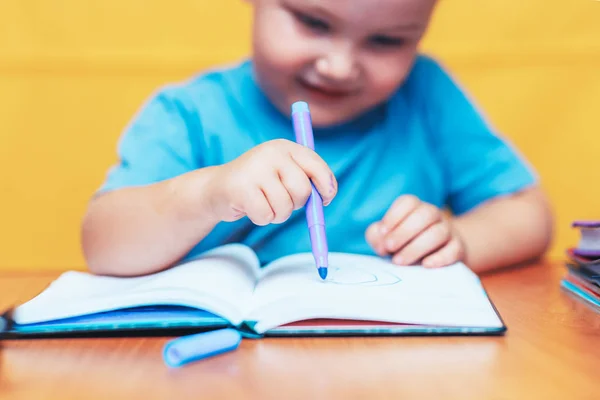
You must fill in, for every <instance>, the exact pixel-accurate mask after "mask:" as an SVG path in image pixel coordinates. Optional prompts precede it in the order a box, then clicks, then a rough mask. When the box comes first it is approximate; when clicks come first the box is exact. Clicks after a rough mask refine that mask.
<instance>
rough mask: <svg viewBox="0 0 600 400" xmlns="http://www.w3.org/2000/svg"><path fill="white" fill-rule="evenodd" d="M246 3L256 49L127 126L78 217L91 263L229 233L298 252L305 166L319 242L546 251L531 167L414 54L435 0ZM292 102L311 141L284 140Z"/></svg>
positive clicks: (480, 255) (434, 250)
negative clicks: (317, 214)
mask: <svg viewBox="0 0 600 400" xmlns="http://www.w3.org/2000/svg"><path fill="white" fill-rule="evenodd" d="M251 3H252V6H253V8H254V28H253V56H252V58H251V60H250V61H246V62H243V63H241V64H239V65H237V66H234V67H230V68H227V69H222V70H215V71H211V72H207V73H205V74H202V75H200V76H198V77H196V78H194V79H192V80H190V81H188V82H184V83H182V84H179V85H173V86H171V87H167V88H164V89H163V90H161V91H160V92H159V93H157V94H156V95H155V96H153V97H152V98H151V99H150V100H149V101H148V102H147V103H146V104H145V106H144V107H143V109H142V110H141V111H140V112H139V114H138V115H137V116H136V118H135V119H134V120H133V121H132V123H131V124H130V126H129V127H128V129H127V130H126V132H125V133H124V135H123V137H122V139H121V142H120V158H121V159H120V163H119V164H118V165H116V166H115V167H114V168H113V169H112V170H111V171H110V172H109V174H108V176H107V179H106V181H105V182H104V185H103V186H102V188H101V189H100V191H99V193H98V194H97V195H96V196H95V198H94V199H93V200H92V201H91V203H90V205H89V210H88V213H87V215H86V217H85V219H84V222H83V229H82V240H83V248H84V253H85V256H86V259H87V262H88V265H89V268H90V269H91V270H92V271H93V272H95V273H98V274H110V275H137V274H146V273H151V272H155V271H158V270H161V269H164V268H168V267H170V266H172V265H173V264H174V263H175V262H177V261H179V260H181V259H182V258H184V257H186V256H193V255H195V254H198V253H199V252H202V251H205V250H208V249H211V248H214V247H216V246H219V245H222V244H225V243H230V242H242V243H245V244H247V245H249V246H251V247H252V248H253V249H254V250H255V251H256V252H257V254H258V255H259V258H260V260H261V261H262V262H269V261H271V260H273V259H276V258H278V257H281V256H284V255H288V254H291V253H296V252H310V241H309V235H308V229H307V227H306V220H305V217H304V213H303V212H302V211H299V209H301V208H302V207H303V206H304V204H305V202H306V200H307V198H308V196H309V194H310V181H311V180H312V182H313V183H314V184H315V187H316V188H317V190H318V191H319V193H320V194H321V196H322V198H323V201H324V204H325V205H327V207H326V208H325V220H326V224H327V235H328V240H329V249H330V251H341V252H352V253H363V254H378V255H381V256H391V260H392V261H393V262H394V263H396V264H398V265H410V264H414V263H422V264H423V265H424V266H425V267H441V266H445V265H448V264H451V263H453V262H455V261H458V260H463V261H464V262H465V263H466V264H467V265H468V266H469V267H471V268H472V269H473V270H474V271H476V272H483V271H487V270H491V269H494V268H498V267H503V266H507V265H510V264H515V263H519V262H523V261H526V260H529V259H532V258H535V257H537V256H539V255H541V254H542V253H543V252H544V250H545V249H546V248H547V246H548V243H549V241H550V237H551V226H552V219H551V214H550V212H549V208H548V206H547V201H546V199H545V197H544V195H543V194H542V192H541V191H540V189H539V188H538V186H537V183H536V178H535V177H534V175H533V173H532V172H531V170H530V169H529V168H528V167H527V166H526V164H525V162H524V161H523V160H522V159H521V158H520V157H519V155H518V154H517V153H516V152H515V151H514V150H513V149H512V148H511V147H510V145H509V144H508V143H506V142H505V141H503V140H502V139H501V138H499V137H498V136H496V135H495V134H494V132H493V131H492V130H491V128H490V127H489V126H488V125H487V123H486V122H485V121H484V120H483V118H482V117H481V116H480V115H479V113H478V112H477V110H476V109H475V106H474V105H473V104H472V103H471V102H470V101H469V99H468V98H467V97H466V95H465V94H464V93H463V92H462V91H461V89H460V88H459V87H458V86H457V85H456V84H455V83H454V81H453V80H452V79H451V78H450V77H449V75H448V74H447V73H446V72H445V71H444V70H443V69H442V68H441V67H440V66H439V65H438V64H437V63H436V62H435V61H433V60H432V59H430V58H427V57H425V56H423V55H420V54H418V51H417V50H418V44H419V41H420V39H421V37H422V36H423V34H424V33H425V31H426V28H427V25H428V23H429V19H430V15H431V13H432V12H433V9H434V7H435V0H353V1H340V0H319V1H317V0H254V1H252V2H251ZM298 100H303V101H306V102H308V104H309V105H310V110H311V115H312V121H313V124H314V134H315V149H316V152H313V151H311V150H309V149H308V148H305V147H302V146H301V145H298V144H296V143H294V133H293V129H292V124H291V121H290V107H291V104H292V103H293V102H295V101H298ZM446 207H447V208H449V210H450V211H451V212H452V216H447V213H445V212H444V211H443V209H444V208H446Z"/></svg>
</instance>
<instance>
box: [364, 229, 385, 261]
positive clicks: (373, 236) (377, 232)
mask: <svg viewBox="0 0 600 400" xmlns="http://www.w3.org/2000/svg"><path fill="white" fill-rule="evenodd" d="M365 239H366V240H367V243H368V244H369V246H371V248H372V249H373V250H375V253H377V255H379V256H382V257H383V256H385V255H386V252H385V249H384V246H383V234H382V233H381V223H380V222H375V223H373V224H371V225H370V226H369V227H368V228H367V231H366V232H365Z"/></svg>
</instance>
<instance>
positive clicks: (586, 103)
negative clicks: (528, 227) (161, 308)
mask: <svg viewBox="0 0 600 400" xmlns="http://www.w3.org/2000/svg"><path fill="white" fill-rule="evenodd" d="M250 22H251V14H250V8H249V6H248V5H247V4H246V3H245V2H242V1H241V0H177V1H160V0H103V1H80V0H54V1H47V0H38V1H34V0H3V1H1V2H0V195H1V198H0V199H1V200H0V202H1V203H0V205H1V207H0V227H1V228H0V269H67V268H78V269H80V268H83V267H84V261H83V257H82V253H81V250H80V245H79V224H80V220H81V218H82V216H83V213H84V210H85V207H86V202H87V201H88V198H89V196H90V195H91V194H92V192H93V191H94V189H95V188H96V187H97V186H98V185H100V183H101V182H102V180H103V177H104V174H105V172H106V169H107V168H108V167H109V166H110V165H111V164H112V163H113V162H114V161H115V157H116V153H115V146H116V142H117V139H118V137H119V135H120V134H121V131H122V129H123V128H124V126H125V124H126V123H127V122H128V121H129V119H130V118H131V116H132V114H133V113H134V112H135V111H136V110H137V108H138V107H139V106H140V105H141V103H142V102H143V101H144V99H145V98H146V97H147V96H148V95H149V94H150V93H151V92H152V91H153V90H154V89H155V88H156V87H157V86H159V85H161V84H163V83H165V82H168V81H172V80H177V79H182V78H186V77H188V76H190V75H191V74H193V73H195V72H196V71H199V70H201V69H203V68H205V67H208V66H212V65H215V64H219V63H223V62H230V61H236V60H238V59H239V58H241V57H243V56H245V55H247V54H248V52H249V49H250V47H249V46H250V40H249V29H250ZM423 49H424V50H426V51H428V52H429V53H432V54H433V55H435V56H437V57H439V59H440V60H441V61H443V62H444V63H445V64H446V65H448V66H449V67H450V68H451V69H452V71H453V73H454V74H455V76H456V77H457V78H458V79H459V80H460V81H461V82H462V83H463V84H464V86H465V87H466V89H467V90H468V91H469V92H470V93H471V94H472V96H473V97H474V98H475V99H476V100H477V102H478V103H479V105H480V106H481V108H482V109H483V110H485V113H486V114H487V116H488V118H489V119H490V120H491V122H492V123H493V124H494V125H495V126H496V127H497V128H498V130H499V131H500V132H501V133H502V134H503V135H505V136H506V137H508V138H510V139H511V140H512V141H513V143H514V144H515V145H516V146H517V147H518V148H519V149H520V150H521V151H522V152H523V153H524V154H525V155H526V156H527V158H528V159H529V160H530V162H531V164H532V165H533V166H534V167H535V168H536V169H537V170H538V171H539V174H540V176H541V179H542V184H543V186H544V188H545V189H546V191H547V192H548V194H549V195H550V196H551V199H552V202H553V206H554V210H555V213H556V215H557V225H556V232H557V235H556V240H555V242H554V246H553V248H552V250H551V251H550V253H549V255H550V256H551V257H562V255H563V251H564V248H565V247H567V246H570V245H572V244H574V243H575V241H576V240H577V238H578V236H577V234H576V232H574V231H573V230H572V229H571V228H570V226H569V224H570V222H571V221H572V220H573V219H577V218H599V219H600V179H599V178H600V160H598V156H599V154H600V131H599V129H598V128H599V126H600V123H599V120H600V113H599V112H600V77H599V73H600V2H597V1H593V0H544V1H542V0H527V1H522V0H512V1H510V0H509V1H501V0H488V1H481V0H442V1H441V3H440V6H439V7H438V10H437V12H436V14H435V18H434V21H433V25H432V27H431V29H430V32H429V34H428V35H427V37H426V39H425V42H424V43H423Z"/></svg>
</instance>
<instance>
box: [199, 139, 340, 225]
mask: <svg viewBox="0 0 600 400" xmlns="http://www.w3.org/2000/svg"><path fill="white" fill-rule="evenodd" d="M311 181H312V182H313V184H314V185H315V188H316V189H317V191H318V192H319V194H320V195H321V197H322V199H323V204H324V205H328V204H329V203H330V202H331V200H333V198H334V197H335V195H336V193H337V181H336V179H335V177H334V176H333V172H331V170H330V169H329V167H328V166H327V164H326V163H325V161H323V159H322V158H321V157H319V156H318V155H317V153H315V152H314V151H313V150H311V149H309V148H308V147H305V146H302V145H300V144H297V143H295V142H292V141H289V140H284V139H277V140H271V141H268V142H265V143H262V144H260V145H259V146H256V147H255V148H253V149H251V150H249V151H247V152H246V153H244V154H242V155H241V156H239V157H238V158H236V159H235V160H233V161H231V162H229V163H227V164H224V165H221V166H219V167H216V168H215V174H214V176H213V178H212V179H211V183H210V184H209V190H210V191H211V194H210V195H209V199H210V200H209V204H210V208H211V210H212V213H213V214H214V216H215V217H216V218H217V219H218V220H219V221H235V220H238V219H240V218H242V217H243V216H248V218H249V219H250V220H251V221H252V222H253V223H255V224H256V225H267V224H270V223H275V224H278V223H282V222H284V221H286V220H287V219H288V218H289V217H290V215H291V214H292V211H294V210H297V209H299V208H301V207H303V206H304V205H305V204H306V201H307V200H308V197H309V196H310V194H311V184H310V183H311Z"/></svg>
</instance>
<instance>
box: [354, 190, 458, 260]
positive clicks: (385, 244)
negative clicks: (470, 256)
mask: <svg viewBox="0 0 600 400" xmlns="http://www.w3.org/2000/svg"><path fill="white" fill-rule="evenodd" d="M366 239H367V242H369V244H370V245H371V246H372V247H373V249H374V250H375V251H376V252H377V254H379V255H381V256H385V255H388V254H389V255H392V262H393V263H394V264H398V265H411V264H414V263H416V262H418V261H421V264H422V265H423V266H424V267H442V266H445V265H449V264H452V263H454V262H456V261H460V260H461V259H462V258H463V257H464V251H465V250H464V245H463V243H462V240H461V238H460V237H459V236H458V234H457V232H456V231H455V230H454V229H453V227H452V224H451V221H450V220H449V219H448V218H447V217H446V216H445V215H444V214H443V213H442V211H441V210H440V209H439V208H437V207H435V206H434V205H431V204H429V203H424V202H422V201H421V200H419V199H418V198H417V197H415V196H411V195H406V196H400V197H398V198H397V199H396V201H395V202H394V204H392V206H391V207H390V209H389V210H388V211H387V213H386V214H385V215H384V217H383V219H382V220H381V221H378V222H375V223H373V224H371V226H369V228H368V229H367V232H366Z"/></svg>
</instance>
